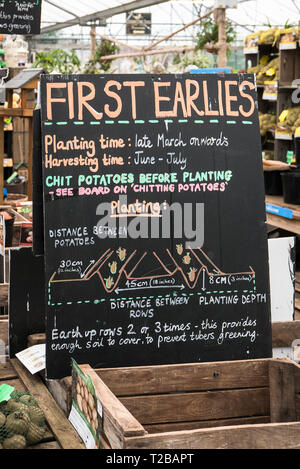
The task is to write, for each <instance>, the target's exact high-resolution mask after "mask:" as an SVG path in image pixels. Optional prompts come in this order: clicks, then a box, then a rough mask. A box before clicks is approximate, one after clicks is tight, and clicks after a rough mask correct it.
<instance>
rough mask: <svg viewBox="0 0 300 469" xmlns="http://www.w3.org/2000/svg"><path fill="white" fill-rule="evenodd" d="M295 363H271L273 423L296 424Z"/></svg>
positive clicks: (273, 361)
mask: <svg viewBox="0 0 300 469" xmlns="http://www.w3.org/2000/svg"><path fill="white" fill-rule="evenodd" d="M294 370H295V366H294V363H292V362H290V361H285V360H282V361H280V360H276V361H275V360H272V361H270V363H269V379H270V417H271V422H274V423H275V422H277V423H279V422H295V421H296V406H295V385H294Z"/></svg>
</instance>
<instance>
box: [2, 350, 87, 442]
mask: <svg viewBox="0 0 300 469" xmlns="http://www.w3.org/2000/svg"><path fill="white" fill-rule="evenodd" d="M11 362H12V365H13V367H14V368H15V370H16V372H17V374H18V376H19V377H20V379H22V381H23V383H24V385H25V386H26V388H27V389H28V391H29V392H30V394H32V396H33V397H34V398H35V399H36V400H37V402H38V404H39V406H40V407H41V409H42V410H43V412H44V414H45V417H46V420H47V423H48V425H49V427H50V429H51V431H52V432H53V434H54V436H55V439H56V440H57V442H58V443H59V445H60V446H61V447H62V448H63V449H84V448H85V446H84V444H83V442H82V440H81V438H80V437H79V436H78V434H77V432H76V431H75V429H74V428H73V426H72V425H71V423H70V422H69V421H68V420H67V419H66V417H65V415H64V413H63V411H62V410H61V409H60V408H59V407H58V405H57V404H56V402H55V400H54V399H53V397H52V396H51V394H50V392H49V391H48V389H47V388H46V386H45V385H44V384H43V383H42V381H41V379H40V378H39V376H37V375H31V374H30V373H29V371H28V370H27V369H26V368H25V367H24V366H23V365H22V364H21V363H20V362H19V361H18V360H17V359H12V360H11Z"/></svg>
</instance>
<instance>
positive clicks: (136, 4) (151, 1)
mask: <svg viewBox="0 0 300 469" xmlns="http://www.w3.org/2000/svg"><path fill="white" fill-rule="evenodd" d="M164 2H166V0H134V1H133V2H129V3H123V4H121V5H118V6H116V7H113V8H108V9H106V10H102V11H97V12H94V13H92V14H90V15H85V16H81V17H76V18H74V19H70V20H68V21H64V22H62V23H55V24H53V25H50V26H46V27H45V28H42V29H41V34H44V33H51V32H53V31H57V30H59V29H64V28H69V27H70V26H76V25H78V24H79V25H85V24H87V23H89V22H93V21H95V20H97V19H105V18H110V17H111V16H114V15H118V14H120V13H127V12H128V11H132V10H138V9H139V8H144V7H148V6H151V5H157V4H158V3H164Z"/></svg>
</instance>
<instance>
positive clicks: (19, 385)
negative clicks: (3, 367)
mask: <svg viewBox="0 0 300 469" xmlns="http://www.w3.org/2000/svg"><path fill="white" fill-rule="evenodd" d="M4 383H5V384H9V385H10V386H12V387H13V388H15V390H16V391H20V392H24V391H26V387H25V386H24V384H23V383H22V381H21V380H20V379H19V378H13V379H6V380H5V381H2V380H0V384H4Z"/></svg>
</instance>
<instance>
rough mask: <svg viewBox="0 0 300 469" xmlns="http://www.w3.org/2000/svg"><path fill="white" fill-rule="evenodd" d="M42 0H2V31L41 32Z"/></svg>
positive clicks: (0, 3) (13, 32) (17, 32)
mask: <svg viewBox="0 0 300 469" xmlns="http://www.w3.org/2000/svg"><path fill="white" fill-rule="evenodd" d="M41 3H42V0H1V1H0V33H2V34H20V35H26V34H40V29H41Z"/></svg>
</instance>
